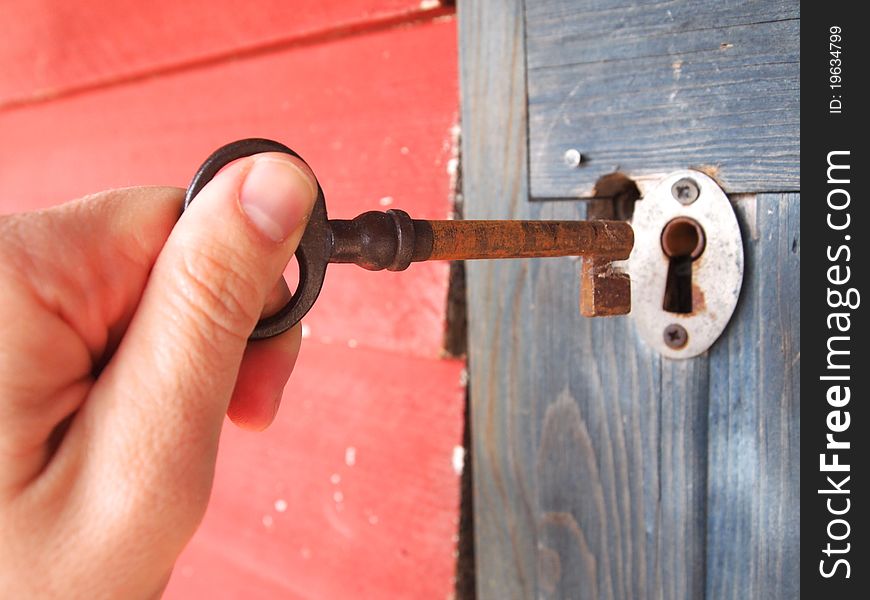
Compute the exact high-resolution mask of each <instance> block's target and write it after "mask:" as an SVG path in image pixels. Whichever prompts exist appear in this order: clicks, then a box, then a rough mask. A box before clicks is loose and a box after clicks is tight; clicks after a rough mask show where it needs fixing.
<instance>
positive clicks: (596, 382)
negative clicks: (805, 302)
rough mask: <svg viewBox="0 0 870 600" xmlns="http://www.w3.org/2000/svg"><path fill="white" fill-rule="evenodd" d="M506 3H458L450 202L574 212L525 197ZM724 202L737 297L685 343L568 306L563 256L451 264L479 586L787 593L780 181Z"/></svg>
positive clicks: (791, 576)
mask: <svg viewBox="0 0 870 600" xmlns="http://www.w3.org/2000/svg"><path fill="white" fill-rule="evenodd" d="M533 4H534V3H531V2H530V3H529V6H528V7H527V9H528V10H533V7H532V5H533ZM705 5H706V4H705ZM771 5H773V6H774V7H780V8H781V7H782V6H783V5H782V3H767V4H761V5H759V6H758V10H759V11H764V10H772V9H771V8H770V7H771ZM727 9H728V7H727V6H725V7H713V6H712V5H710V6H708V10H711V11H712V10H716V11H720V13H721V11H723V10H724V11H725V13H722V14H718V16H717V17H716V18H717V19H718V20H719V21H720V22H722V23H723V24H728V23H729V22H728V18H730V17H728V15H730V14H731V13H727ZM759 14H761V13H759ZM764 15H767V13H763V14H762V16H764ZM732 16H733V15H732ZM769 16H770V15H767V16H766V17H765V18H767V17H769ZM780 16H781V15H780V14H779V13H776V14H774V15H773V17H772V19H773V20H777V19H778V18H779V17H780ZM522 17H523V7H522V2H521V0H477V1H475V2H462V3H459V23H460V56H461V74H462V123H463V147H462V155H463V191H464V195H465V203H466V205H465V206H466V217H468V218H490V219H499V218H583V217H584V215H585V206H583V204H574V203H529V202H528V200H529V197H530V194H529V192H530V190H529V187H528V182H529V179H528V178H529V171H528V165H529V158H530V157H529V154H528V145H527V144H528V143H529V140H528V138H527V125H528V120H527V119H528V115H527V105H526V98H525V85H524V82H525V77H526V71H525V60H524V53H523V49H524V44H523V36H522V34H523V20H522ZM735 18H736V17H735ZM631 151H632V146H631V145H630V144H628V143H626V152H631ZM723 152H724V149H723ZM590 164H591V163H590ZM685 166H690V165H686V164H683V163H681V164H679V165H676V166H675V167H674V168H676V167H679V168H683V167H685ZM775 176H776V174H775V173H774V174H773V175H772V177H775ZM790 203H791V204H790ZM737 205H738V207H739V208H738V217H739V219H740V220H741V224H742V226H743V228H744V234H745V236H746V238H745V246H746V252H747V278H746V283H745V288H744V293H743V297H742V299H741V304H740V305H739V306H738V311H737V314H736V315H735V321H734V322H733V323H732V325H731V327H729V329H728V331H727V332H726V334H725V336H724V337H723V339H722V340H720V341H719V342H718V344H717V345H715V346H714V348H713V350H712V351H711V352H710V353H709V354H708V355H705V356H702V357H698V358H696V359H693V360H690V361H669V360H663V359H661V358H660V357H658V356H657V355H655V354H654V353H652V352H651V351H650V350H649V349H648V348H646V347H645V346H644V345H643V343H642V342H640V341H639V339H638V337H637V335H636V334H635V332H634V329H633V325H632V324H631V321H630V319H629V318H615V319H597V320H591V319H583V318H581V317H580V316H579V312H578V308H577V300H578V293H577V285H578V271H579V263H577V262H576V261H572V260H570V259H546V260H532V261H472V262H470V263H469V264H468V286H469V290H468V293H469V296H468V297H469V334H470V344H469V352H470V386H471V388H470V393H471V403H472V404H471V420H472V423H471V431H472V459H473V461H474V468H473V473H474V485H473V487H474V507H475V509H474V510H475V544H476V561H477V568H478V573H477V582H478V595H479V597H480V598H482V599H490V598H493V599H495V598H497V599H499V600H502V599H506V598H523V599H525V598H595V599H599V598H605V599H626V600H627V599H632V600H633V599H646V598H650V599H653V598H655V599H678V600H679V599H696V598H704V597H706V598H720V597H725V598H755V597H764V598H789V599H790V598H794V597H797V586H798V577H797V573H798V565H797V549H798V547H799V538H798V530H797V519H798V517H797V514H798V513H797V498H798V494H797V483H798V482H797V475H796V465H797V463H796V460H797V438H798V437H799V430H798V421H797V398H798V390H797V372H798V364H797V361H798V360H799V358H798V357H799V336H798V333H797V331H798V330H797V327H798V320H797V319H798V314H799V305H797V304H796V303H795V302H794V298H796V293H797V288H798V287H799V275H798V267H799V264H798V256H799V252H798V249H799V242H798V241H797V239H796V238H795V237H794V236H795V232H796V231H797V222H796V218H797V209H796V207H795V206H794V205H796V196H782V195H762V196H759V197H758V202H757V204H756V203H755V199H754V198H752V199H750V198H745V199H742V200H740V201H739V202H738V203H737ZM751 207H755V208H756V210H754V211H753V210H751ZM767 211H771V212H767ZM756 215H757V218H756ZM793 248H794V251H793ZM793 297H794V298H793ZM636 300H637V299H636ZM744 321H751V322H744ZM762 321H764V322H762ZM777 370H778V371H777ZM750 373H754V375H750ZM749 463H751V464H749ZM747 465H748V466H747ZM768 476H769V477H768ZM759 491H760V492H762V493H761V494H760V495H757V496H752V493H755V492H759Z"/></svg>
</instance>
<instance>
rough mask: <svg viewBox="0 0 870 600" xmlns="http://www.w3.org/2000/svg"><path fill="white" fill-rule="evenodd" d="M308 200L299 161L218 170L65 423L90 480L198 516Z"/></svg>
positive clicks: (267, 160)
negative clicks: (82, 446)
mask: <svg viewBox="0 0 870 600" xmlns="http://www.w3.org/2000/svg"><path fill="white" fill-rule="evenodd" d="M316 195H317V183H316V181H315V179H314V176H313V174H312V173H311V171H310V169H308V167H307V166H306V165H305V163H304V162H302V161H301V160H299V159H296V158H295V157H291V156H288V155H285V154H280V153H269V154H260V155H256V156H252V157H247V158H244V159H240V160H238V161H236V162H234V163H233V164H231V165H229V166H228V167H226V168H225V169H224V170H222V171H221V172H220V173H218V175H217V176H215V178H214V179H212V180H211V181H210V182H209V183H208V184H207V185H206V186H205V187H204V188H203V189H202V191H201V192H200V193H199V195H198V196H197V197H196V199H195V200H194V202H192V203H191V204H190V207H189V208H188V209H187V211H185V213H184V214H183V215H182V217H181V219H179V221H178V223H177V225H176V226H175V228H174V229H173V231H172V233H171V234H170V236H169V239H168V240H167V242H166V244H165V246H164V247H163V250H162V251H161V252H160V255H159V256H158V258H157V261H156V262H155V264H154V269H153V271H152V273H151V275H150V277H149V280H148V283H147V285H146V288H145V291H144V294H143V297H142V300H141V302H140V305H139V307H138V309H137V310H136V313H135V315H134V317H133V319H132V321H131V323H130V326H129V328H128V329H127V332H126V334H125V335H124V338H123V339H122V341H121V344H120V346H119V347H118V350H117V351H116V353H115V355H114V356H113V358H112V360H111V362H110V363H109V364H108V365H107V367H106V369H105V370H104V371H103V373H102V374H101V375H100V377H99V379H98V380H97V383H96V384H95V387H94V389H93V392H92V395H91V397H90V399H89V400H88V402H87V403H86V404H85V406H84V408H83V411H84V414H80V415H79V417H80V419H78V418H77V419H76V421H81V423H80V424H79V423H76V424H74V428H75V426H76V425H79V429H81V430H82V432H74V431H72V430H71V431H70V432H69V433H70V434H75V433H78V434H79V435H82V437H83V438H85V439H86V440H87V441H86V442H85V443H86V444H87V446H88V451H87V453H86V455H87V456H88V457H89V458H90V460H92V461H100V463H101V464H97V465H88V468H87V469H85V471H86V472H87V473H89V474H91V475H93V478H94V479H93V481H94V482H100V481H103V482H105V481H111V482H113V486H117V485H118V484H119V483H120V484H121V485H123V483H124V482H126V483H127V484H128V485H130V486H133V488H134V489H132V490H131V489H129V488H128V489H127V490H125V491H127V492H134V494H133V495H132V496H127V497H141V496H145V497H149V498H151V499H152V505H151V506H149V509H150V510H152V511H154V509H155V508H157V509H165V508H167V507H165V506H161V505H160V503H159V502H158V504H157V506H154V505H153V501H154V496H153V494H154V493H158V494H159V495H162V496H163V497H164V499H171V503H173V504H178V503H179V500H180V503H181V504H183V505H188V506H192V507H195V508H196V509H197V510H203V509H204V506H205V502H206V501H207V498H208V493H209V491H210V487H211V478H212V474H213V469H214V460H215V455H216V451H217V440H218V435H219V433H220V428H221V424H222V422H223V417H224V414H225V413H226V411H227V406H228V403H229V400H230V397H231V395H232V393H233V388H234V385H235V382H236V378H237V375H238V372H239V365H240V363H241V361H242V356H243V354H244V352H245V348H246V346H247V343H248V336H249V335H250V334H251V332H252V331H253V329H254V326H255V324H256V322H257V320H258V318H259V316H260V314H261V312H262V310H263V306H264V303H265V302H266V299H267V297H268V295H269V293H270V291H271V290H272V289H273V288H274V286H275V282H276V281H277V280H278V279H279V278H280V277H281V273H282V271H283V270H284V268H285V267H286V265H287V263H288V262H289V260H290V258H291V257H292V256H293V253H294V252H295V250H296V247H297V246H298V244H299V241H300V239H301V237H302V234H303V231H304V227H305V224H306V223H307V220H308V217H309V214H310V212H311V209H312V206H313V203H314V200H315V197H316ZM83 432H86V433H83ZM107 471H108V472H107ZM97 485H100V484H99V483H97ZM103 485H104V484H103ZM141 490H147V491H148V494H138V495H137V494H135V492H137V491H141ZM161 490H162V491H163V492H162V494H161ZM188 493H190V494H193V496H194V497H193V498H190V497H188V496H187V494H188ZM179 494H181V495H182V498H179V497H178V496H179ZM113 495H114V494H113ZM156 512H157V513H158V518H160V517H159V510H158V511H156ZM164 516H165V513H164ZM193 525H194V526H195V522H194V523H193ZM164 527H165V523H164Z"/></svg>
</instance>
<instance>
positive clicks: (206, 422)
mask: <svg viewBox="0 0 870 600" xmlns="http://www.w3.org/2000/svg"><path fill="white" fill-rule="evenodd" d="M316 189H317V188H316V183H314V177H313V174H312V173H311V171H310V170H309V169H308V167H307V166H306V165H305V164H304V163H303V162H302V161H301V160H298V159H296V158H294V157H290V156H288V155H285V154H271V153H270V154H261V155H257V156H253V157H248V158H244V159H240V160H238V161H236V162H234V163H233V164H231V165H229V166H228V167H226V168H225V169H224V170H222V171H221V172H220V173H218V175H217V176H216V177H215V178H214V179H213V180H212V181H210V182H209V183H208V184H207V185H206V186H205V188H204V189H203V190H202V192H200V194H199V195H198V196H197V198H196V200H195V201H194V202H193V203H192V204H191V205H190V207H189V208H188V209H187V210H186V211H185V212H184V214H183V215H182V216H181V218H180V219H178V215H179V212H180V210H181V204H182V198H183V190H179V189H175V188H130V189H124V190H115V191H109V192H104V193H101V194H97V195H95V196H90V197H87V198H84V199H82V200H79V201H76V202H72V203H69V204H65V205H62V206H59V207H56V208H52V209H49V210H45V211H40V212H35V213H26V214H20V215H11V216H3V217H0V256H2V261H0V343H2V345H0V532H2V534H0V597H2V598H37V597H63V598H79V597H82V598H147V597H155V596H159V595H160V594H161V592H162V590H163V588H164V587H165V585H166V582H167V581H168V579H169V575H170V572H171V570H172V566H173V564H174V562H175V560H176V558H177V556H178V554H179V553H180V552H181V550H182V549H183V547H184V545H185V544H186V543H187V541H188V540H189V538H190V537H191V536H192V535H193V532H194V530H195V529H196V527H197V525H198V524H199V521H200V520H201V518H202V515H203V513H204V512H205V507H206V503H207V501H208V496H209V493H210V490H211V483H212V477H213V473H214V463H215V457H216V452H217V445H218V437H219V434H220V430H221V425H222V423H223V416H224V414H228V415H229V417H230V419H232V420H233V421H234V422H235V423H237V424H239V425H242V426H244V427H248V428H253V429H262V428H264V427H266V426H267V425H268V424H269V423H270V422H271V421H272V419H273V418H274V415H275V411H276V410H277V408H278V402H279V401H280V398H281V393H282V390H283V388H284V385H285V384H286V382H287V379H288V378H289V376H290V372H291V371H292V369H293V365H294V363H295V360H296V355H297V353H298V351H299V344H300V340H301V332H300V329H299V327H298V326H297V327H294V328H293V329H291V330H290V331H288V332H286V333H284V334H282V335H280V336H278V337H275V338H271V339H268V340H261V341H257V342H255V343H252V344H248V336H249V335H250V333H251V332H252V330H253V328H254V325H255V324H256V322H257V320H258V319H259V318H260V316H261V313H263V312H264V307H265V311H266V312H270V309H271V311H274V310H276V309H278V308H280V306H282V305H283V304H284V303H285V302H286V300H287V299H288V298H289V291H288V290H287V287H286V284H284V282H283V279H281V273H282V271H283V270H284V268H285V266H286V265H287V263H288V261H289V260H290V258H291V257H292V255H293V253H294V252H295V250H296V247H297V245H298V244H299V240H300V238H301V237H302V233H303V230H304V225H305V223H306V222H307V219H308V216H309V214H310V211H311V208H312V205H313V202H314V198H315V195H316ZM176 220H177V224H176ZM276 281H280V282H281V283H280V285H278V286H277V287H276V285H275V282H276Z"/></svg>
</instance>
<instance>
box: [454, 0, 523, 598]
mask: <svg viewBox="0 0 870 600" xmlns="http://www.w3.org/2000/svg"><path fill="white" fill-rule="evenodd" d="M458 14H459V40H460V44H459V46H460V50H459V51H460V71H461V77H460V79H461V90H462V93H461V98H462V128H463V132H462V156H463V170H462V181H463V196H464V198H465V201H466V205H465V215H464V216H465V217H466V218H470V219H509V218H513V219H524V218H534V214H533V211H532V210H531V207H530V206H529V203H528V202H527V195H528V193H527V192H528V190H527V186H526V181H527V179H526V176H527V172H526V164H527V163H526V157H527V148H526V135H525V131H526V128H525V112H526V102H525V78H524V57H523V37H522V31H523V26H522V4H521V2H518V1H513V2H503V1H501V0H481V1H479V2H460V3H459V5H458ZM528 266H529V262H528V261H510V260H506V261H487V262H475V261H471V262H469V263H467V265H466V269H467V271H466V273H467V278H468V303H469V305H468V309H469V315H468V316H469V321H468V322H469V368H470V377H469V385H470V386H471V388H470V400H471V410H470V412H471V435H472V460H473V466H472V472H473V476H474V482H473V488H474V531H475V533H474V537H475V564H476V566H477V593H478V596H479V598H480V599H481V600H487V599H489V598H493V599H498V600H506V599H510V598H535V597H536V595H537V590H538V583H537V579H538V550H537V548H538V539H537V538H538V510H537V506H536V505H537V501H536V499H535V488H536V483H535V467H534V461H533V457H534V452H535V438H536V437H537V436H536V435H535V429H536V428H537V421H538V416H537V415H536V414H535V413H536V411H537V410H539V407H538V406H537V403H536V402H534V401H533V397H529V396H528V395H527V392H528V390H529V388H528V385H527V383H526V379H527V378H528V377H529V374H530V370H529V368H528V362H529V361H533V360H535V354H534V352H532V351H531V348H530V347H529V344H528V341H529V339H530V338H531V337H532V336H531V334H532V331H531V329H530V328H526V327H521V326H518V324H519V323H521V322H523V321H524V319H525V318H526V315H525V313H524V312H523V310H524V309H525V308H526V307H527V305H528V296H529V293H530V288H529V285H528V282H527V280H526V279H525V276H524V274H525V269H527V268H528Z"/></svg>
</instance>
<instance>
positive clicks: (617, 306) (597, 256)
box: [184, 139, 634, 339]
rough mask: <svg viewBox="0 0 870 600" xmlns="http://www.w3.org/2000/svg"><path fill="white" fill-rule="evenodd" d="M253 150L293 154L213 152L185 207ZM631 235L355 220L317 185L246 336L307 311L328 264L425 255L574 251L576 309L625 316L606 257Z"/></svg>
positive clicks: (244, 143)
mask: <svg viewBox="0 0 870 600" xmlns="http://www.w3.org/2000/svg"><path fill="white" fill-rule="evenodd" d="M259 152H285V153H287V154H292V155H294V156H298V154H296V153H295V152H293V151H292V150H290V149H289V148H287V147H286V146H284V145H283V144H280V143H278V142H274V141H272V140H264V139H247V140H239V141H237V142H233V143H231V144H228V145H226V146H223V147H222V148H219V149H218V150H216V151H215V152H214V153H213V154H212V155H211V156H210V157H209V158H208V159H206V161H205V162H204V163H203V165H202V166H201V167H200V169H199V171H197V173H196V176H194V178H193V181H192V182H191V184H190V186H189V187H188V189H187V195H186V196H185V204H184V205H185V207H187V206H188V205H189V204H190V203H191V202H192V201H193V199H194V198H195V196H196V194H197V193H198V192H199V190H201V189H202V187H203V186H204V185H205V184H206V183H207V182H208V181H209V180H210V179H211V178H212V177H214V175H215V174H216V173H217V172H218V171H219V170H220V169H221V168H222V167H223V166H224V165H226V164H228V163H230V162H232V161H233V160H236V159H238V158H241V157H244V156H250V155H252V154H257V153H259ZM633 244H634V233H633V231H632V229H631V226H630V225H629V224H628V223H626V222H624V221H606V220H596V221H427V220H421V219H412V218H411V217H410V216H409V215H408V214H407V213H406V212H404V211H401V210H388V211H386V212H380V211H370V212H366V213H363V214H361V215H359V216H358V217H356V218H355V219H350V220H347V219H328V218H327V214H326V201H325V199H324V196H323V190H322V188H320V185H319V184H318V194H317V200H316V202H315V205H314V210H313V211H312V213H311V218H310V219H309V222H308V225H307V226H306V228H305V234H304V235H303V236H302V240H301V242H300V243H299V248H298V249H297V251H296V258H297V262H298V263H299V284H298V286H297V289H296V292H295V293H294V294H293V297H292V298H291V299H290V302H288V303H287V305H286V306H284V307H283V308H282V309H281V310H280V311H279V312H278V313H277V314H275V315H272V316H271V317H267V318H266V319H263V320H262V321H260V322H259V323H258V324H257V327H256V329H255V330H254V332H253V334H252V335H251V338H252V339H259V338H265V337H271V336H273V335H278V334H279V333H281V332H283V331H286V330H287V329H289V328H290V327H292V326H293V325H295V324H296V323H298V322H299V321H300V320H301V319H302V317H303V316H304V315H305V314H306V313H307V312H308V310H310V309H311V307H312V306H313V304H314V302H315V300H316V299H317V296H318V294H319V293H320V289H321V286H322V285H323V278H324V276H325V274H326V267H327V265H328V264H329V263H353V264H356V265H359V266H361V267H363V268H365V269H369V270H372V271H378V270H381V269H388V270H390V271H402V270H404V269H407V268H408V266H409V265H410V264H411V263H412V262H420V261H425V260H474V259H491V258H540V257H554V256H582V257H584V260H583V268H582V272H581V282H582V291H581V294H580V299H581V301H580V308H581V312H582V313H583V314H584V315H586V316H611V315H621V314H626V313H627V312H629V310H630V309H631V290H630V283H629V279H628V276H627V275H625V274H624V273H620V272H619V271H617V270H616V269H615V268H614V266H613V264H612V262H613V261H616V260H624V259H626V258H628V255H629V254H630V253H631V248H632V246H633Z"/></svg>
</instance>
